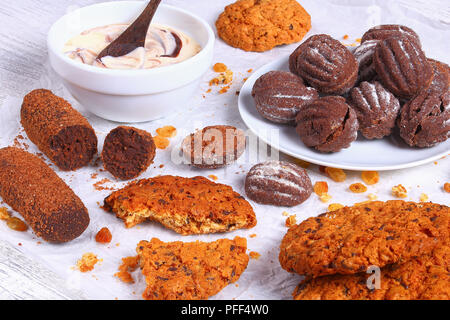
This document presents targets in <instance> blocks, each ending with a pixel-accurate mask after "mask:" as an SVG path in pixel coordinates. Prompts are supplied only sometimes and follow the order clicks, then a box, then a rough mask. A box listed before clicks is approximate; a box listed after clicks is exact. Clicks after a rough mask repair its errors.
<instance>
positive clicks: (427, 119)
mask: <svg viewBox="0 0 450 320" xmlns="http://www.w3.org/2000/svg"><path fill="white" fill-rule="evenodd" d="M398 127H399V128H400V136H401V137H402V138H403V140H404V141H405V142H406V143H407V144H408V145H409V146H411V147H420V148H425V147H432V146H434V145H436V144H438V143H440V142H443V141H446V140H447V139H448V137H449V135H450V92H448V91H447V92H445V93H439V92H437V91H435V90H424V91H423V92H421V93H420V94H419V95H417V96H416V97H415V98H414V99H412V100H410V101H408V102H407V103H406V104H405V105H404V106H403V108H402V110H401V112H400V118H399V119H398Z"/></svg>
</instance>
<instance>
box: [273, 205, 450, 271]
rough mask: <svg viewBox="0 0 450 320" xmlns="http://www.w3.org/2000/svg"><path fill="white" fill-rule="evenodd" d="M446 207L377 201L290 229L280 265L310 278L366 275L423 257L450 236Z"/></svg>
mask: <svg viewBox="0 0 450 320" xmlns="http://www.w3.org/2000/svg"><path fill="white" fill-rule="evenodd" d="M449 232H450V208H449V207H447V206H444V205H439V204H434V203H414V202H405V201H399V200H397V201H387V202H381V201H375V202H370V203H367V204H364V205H357V206H354V207H344V208H342V209H340V210H336V211H333V212H328V213H325V214H322V215H320V216H319V217H316V218H310V219H307V220H305V221H303V222H302V223H300V224H299V225H297V226H294V227H292V228H290V229H289V231H288V232H287V234H286V236H285V237H284V239H283V241H282V243H281V252H280V256H279V259H280V264H281V266H282V267H283V269H285V270H287V271H289V272H297V273H299V274H302V275H306V276H309V277H319V276H324V275H331V274H336V273H339V274H354V273H357V272H365V271H366V270H367V268H368V267H369V266H372V265H375V266H378V267H380V268H382V267H384V266H386V265H389V264H393V263H399V262H404V261H407V260H410V259H411V258H413V257H415V256H419V255H421V254H426V253H428V252H431V250H432V249H433V248H434V247H435V246H436V245H437V244H438V239H445V238H448V237H449V236H450V234H449Z"/></svg>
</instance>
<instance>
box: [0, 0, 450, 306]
mask: <svg viewBox="0 0 450 320" xmlns="http://www.w3.org/2000/svg"><path fill="white" fill-rule="evenodd" d="M97 2H102V1H96V0H77V1H71V0H58V1H54V0H20V1H17V0H3V1H2V6H1V7H0V38H1V41H0V81H1V85H0V106H1V103H2V101H4V99H5V98H6V97H7V96H22V95H23V94H25V93H26V92H27V91H29V90H30V88H32V86H33V84H34V83H35V82H36V81H38V80H39V79H40V77H41V76H42V75H43V74H44V73H45V72H46V70H45V65H44V64H45V61H46V60H47V50H46V40H45V39H46V35H47V32H48V29H49V28H50V25H51V24H52V23H53V22H54V21H55V20H56V19H57V18H58V17H60V16H61V15H63V14H64V13H66V12H67V11H68V10H71V9H74V8H76V7H80V6H85V5H88V4H92V3H97ZM172 2H173V1H172ZM230 2H232V1H228V3H230ZM399 2H400V3H401V4H402V5H404V6H405V7H408V8H411V9H413V10H414V11H416V12H418V13H420V14H423V15H425V16H428V17H430V18H433V19H435V20H439V21H442V22H444V23H447V24H449V26H450V6H449V1H448V0H432V1H430V0H399ZM166 3H171V1H169V0H168V1H166ZM205 3H207V1H206V0H197V1H193V0H191V1H189V5H193V6H194V5H200V4H202V5H203V4H205ZM224 3H227V1H224ZM185 6H186V7H187V6H188V5H187V4H186V5H185ZM0 109H1V107H0ZM82 298H83V296H82V294H81V293H79V292H74V291H72V290H69V289H68V288H67V285H66V282H65V281H64V280H63V279H61V278H59V277H58V276H57V275H55V274H54V273H53V272H51V271H49V270H48V269H47V268H45V267H44V266H43V265H41V264H39V263H36V262H35V261H32V260H31V259H29V258H28V257H27V256H25V255H24V254H23V253H21V252H20V251H19V250H18V249H15V248H13V247H12V246H11V245H9V244H8V243H7V242H4V241H0V299H82Z"/></svg>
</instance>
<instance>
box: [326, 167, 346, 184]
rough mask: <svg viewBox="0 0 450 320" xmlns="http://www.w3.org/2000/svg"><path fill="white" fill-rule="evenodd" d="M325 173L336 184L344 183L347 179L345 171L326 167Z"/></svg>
mask: <svg viewBox="0 0 450 320" xmlns="http://www.w3.org/2000/svg"><path fill="white" fill-rule="evenodd" d="M325 173H326V174H327V175H328V176H329V177H330V178H331V179H332V180H333V181H335V182H344V181H345V179H346V178H347V175H346V174H345V172H344V170H342V169H339V168H331V167H326V168H325Z"/></svg>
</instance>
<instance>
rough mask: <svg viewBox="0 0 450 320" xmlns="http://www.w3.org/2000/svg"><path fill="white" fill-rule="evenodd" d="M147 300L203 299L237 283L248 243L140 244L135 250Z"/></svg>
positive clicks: (237, 239)
mask: <svg viewBox="0 0 450 320" xmlns="http://www.w3.org/2000/svg"><path fill="white" fill-rule="evenodd" d="M136 251H137V253H138V258H139V263H140V267H141V269H142V273H143V275H144V277H145V282H146V283H147V288H146V289H145V291H144V293H143V295H142V296H143V297H144V299H146V300H202V299H208V298H209V297H210V296H213V295H215V294H217V293H219V292H220V291H221V290H222V289H223V288H225V287H226V286H227V285H229V284H230V283H234V282H236V281H237V280H238V279H239V278H240V276H241V274H242V273H243V272H244V271H245V269H246V268H247V264H248V261H249V257H248V255H247V253H246V251H247V240H246V239H245V238H240V237H236V238H234V240H229V239H220V240H217V241H214V242H210V243H208V242H200V241H196V242H188V243H186V242H181V241H177V242H162V241H160V240H159V239H156V238H153V239H152V240H151V241H141V242H140V243H139V244H138V246H137V249H136Z"/></svg>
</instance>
